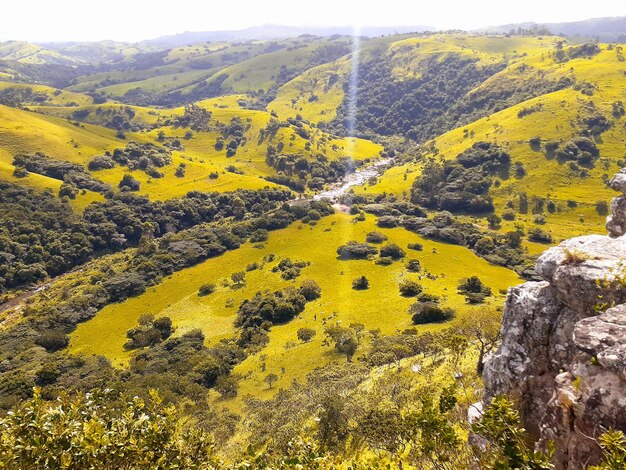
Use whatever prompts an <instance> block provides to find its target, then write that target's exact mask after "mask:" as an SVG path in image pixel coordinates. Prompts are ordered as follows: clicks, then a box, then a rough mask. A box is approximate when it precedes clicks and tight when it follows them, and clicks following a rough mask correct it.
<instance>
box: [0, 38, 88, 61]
mask: <svg viewBox="0 0 626 470" xmlns="http://www.w3.org/2000/svg"><path fill="white" fill-rule="evenodd" d="M0 59H3V60H14V61H17V62H21V63H23V64H64V65H72V64H77V63H80V62H81V61H80V60H78V59H74V58H72V57H69V56H65V55H63V54H60V53H58V52H55V51H51V50H48V49H45V48H43V47H42V46H38V45H36V44H31V43H28V42H24V41H8V42H2V43H0Z"/></svg>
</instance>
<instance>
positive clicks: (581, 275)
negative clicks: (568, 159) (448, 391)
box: [483, 170, 626, 470]
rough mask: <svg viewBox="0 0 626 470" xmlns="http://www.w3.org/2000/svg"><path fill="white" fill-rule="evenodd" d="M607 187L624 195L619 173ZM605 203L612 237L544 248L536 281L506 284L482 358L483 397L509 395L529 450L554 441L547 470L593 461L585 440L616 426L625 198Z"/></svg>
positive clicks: (622, 347)
mask: <svg viewBox="0 0 626 470" xmlns="http://www.w3.org/2000/svg"><path fill="white" fill-rule="evenodd" d="M611 186H612V187H613V189H615V190H618V191H621V192H622V193H625V194H626V170H622V172H621V173H619V174H618V175H616V176H615V178H613V180H612V181H611ZM611 209H612V215H611V217H609V218H608V220H607V229H608V230H609V233H610V235H611V237H613V238H610V237H606V236H601V235H590V236H585V237H578V238H574V239H571V240H567V241H565V242H563V243H561V244H560V245H559V246H558V247H554V248H550V249H549V250H547V251H546V252H545V253H544V254H543V255H541V256H540V257H539V259H538V260H537V265H536V272H537V273H538V274H539V275H540V276H541V278H542V279H544V281H543V282H527V283H526V284H523V285H521V286H518V287H514V288H511V289H509V294H508V296H507V300H506V304H505V309H504V315H503V318H502V344H501V345H500V347H499V348H498V350H497V351H496V352H495V353H493V354H492V355H491V356H490V357H489V358H488V360H487V361H486V363H485V370H484V376H483V379H484V383H485V394H484V400H483V403H484V404H485V405H487V404H488V403H489V401H490V400H491V399H492V398H493V397H494V396H495V395H499V394H507V395H509V396H510V397H511V398H513V399H514V400H515V402H516V404H517V405H518V408H519V410H520V415H521V417H522V420H523V423H524V427H525V428H526V429H527V430H528V431H529V432H530V434H531V437H533V438H534V439H535V442H536V445H537V447H540V448H541V447H545V446H546V445H547V444H548V442H549V441H553V442H554V443H555V444H556V449H557V450H556V453H555V455H554V464H555V466H556V468H557V469H568V470H579V469H580V470H582V469H583V468H586V467H587V465H590V464H594V463H597V462H598V459H599V457H600V454H601V452H600V448H599V446H598V445H597V442H596V441H595V438H597V436H599V435H600V434H602V432H604V431H605V430H606V429H607V428H609V427H612V428H615V429H619V430H622V431H625V432H626V236H624V233H626V197H625V196H620V197H618V198H615V199H614V200H613V202H612V204H611ZM608 307H611V308H608ZM598 312H600V314H598Z"/></svg>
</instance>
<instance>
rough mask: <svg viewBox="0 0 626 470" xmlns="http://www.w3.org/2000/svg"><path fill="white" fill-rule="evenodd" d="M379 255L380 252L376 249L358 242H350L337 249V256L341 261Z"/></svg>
mask: <svg viewBox="0 0 626 470" xmlns="http://www.w3.org/2000/svg"><path fill="white" fill-rule="evenodd" d="M377 253H378V250H377V249H376V248H375V247H373V246H371V245H368V244H367V243H359V242H356V241H349V242H348V243H346V244H345V245H342V246H340V247H339V248H337V254H338V255H339V258H341V259H364V258H367V257H368V256H371V255H375V254H377Z"/></svg>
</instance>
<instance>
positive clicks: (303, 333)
mask: <svg viewBox="0 0 626 470" xmlns="http://www.w3.org/2000/svg"><path fill="white" fill-rule="evenodd" d="M316 334H317V331H315V330H314V329H313V328H300V329H299V330H298V339H299V340H300V341H302V342H303V343H308V342H309V341H311V340H312V339H313V337H314V336H315V335H316Z"/></svg>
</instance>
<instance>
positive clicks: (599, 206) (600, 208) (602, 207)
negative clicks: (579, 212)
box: [596, 201, 609, 215]
mask: <svg viewBox="0 0 626 470" xmlns="http://www.w3.org/2000/svg"><path fill="white" fill-rule="evenodd" d="M596 212H597V213H598V215H607V214H608V213H609V205H608V204H607V202H606V201H598V202H596Z"/></svg>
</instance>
